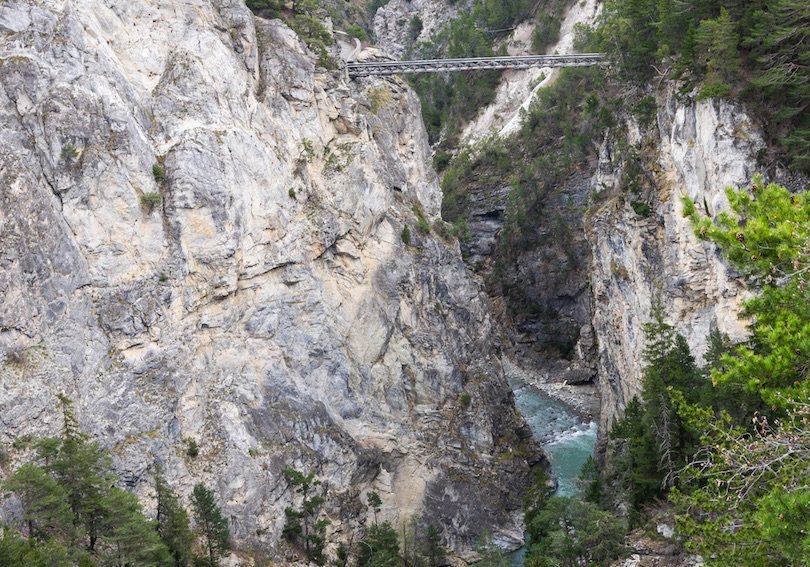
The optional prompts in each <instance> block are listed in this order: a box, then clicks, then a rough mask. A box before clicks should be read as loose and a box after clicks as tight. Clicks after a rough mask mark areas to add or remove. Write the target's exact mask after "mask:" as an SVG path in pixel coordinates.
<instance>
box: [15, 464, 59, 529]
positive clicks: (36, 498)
mask: <svg viewBox="0 0 810 567" xmlns="http://www.w3.org/2000/svg"><path fill="white" fill-rule="evenodd" d="M3 488H4V489H5V490H9V491H11V492H14V493H15V494H16V495H17V497H18V498H19V499H20V502H21V503H22V506H23V521H24V522H25V524H26V529H27V532H28V537H29V538H32V539H37V540H45V539H48V538H49V537H51V536H56V537H58V538H59V539H60V540H62V541H70V540H71V539H72V534H73V526H72V516H71V513H70V508H69V507H68V505H67V503H66V501H67V494H66V492H65V490H64V488H62V486H61V485H60V484H59V483H58V482H56V481H55V480H53V479H52V478H51V477H50V476H49V475H48V473H46V472H45V471H44V470H43V469H42V468H40V467H38V466H36V465H34V464H31V463H28V464H24V465H22V466H21V467H20V468H19V469H17V470H16V471H15V472H14V474H13V475H11V477H10V478H9V479H8V480H7V481H6V482H5V483H3Z"/></svg>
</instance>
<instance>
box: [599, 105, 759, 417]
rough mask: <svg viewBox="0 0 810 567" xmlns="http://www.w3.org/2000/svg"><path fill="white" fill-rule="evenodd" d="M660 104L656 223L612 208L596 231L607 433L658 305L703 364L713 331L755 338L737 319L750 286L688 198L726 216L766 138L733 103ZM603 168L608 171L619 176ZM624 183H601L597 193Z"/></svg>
mask: <svg viewBox="0 0 810 567" xmlns="http://www.w3.org/2000/svg"><path fill="white" fill-rule="evenodd" d="M658 103H659V112H658V130H659V132H660V139H659V140H657V141H656V145H657V147H658V164H659V166H660V169H661V170H660V173H659V174H658V175H657V178H656V183H657V195H656V196H655V206H654V213H653V214H652V215H650V216H649V217H646V218H645V217H640V216H638V215H637V214H636V213H635V212H633V210H632V209H631V207H630V206H629V204H628V203H624V204H623V206H621V207H619V208H617V207H615V203H614V202H611V203H609V204H608V205H607V206H604V207H603V208H601V209H600V210H599V211H597V212H596V213H595V214H594V215H593V217H592V219H591V222H590V225H591V226H590V229H589V238H590V240H591V245H592V250H593V254H592V260H591V261H592V265H591V277H592V279H591V285H592V289H593V295H594V329H595V331H596V334H597V337H598V342H599V363H600V389H601V394H602V426H603V427H605V426H607V425H608V424H610V423H612V422H613V421H614V420H615V419H616V417H617V416H619V415H621V413H622V411H623V408H624V405H625V404H626V403H627V402H628V401H629V400H630V399H631V398H632V397H633V396H635V395H638V394H639V392H640V390H641V372H642V369H643V360H642V356H641V353H642V350H643V347H644V333H643V325H644V323H646V322H648V321H649V320H650V309H651V307H652V305H653V303H654V302H656V301H657V302H660V303H661V305H662V307H663V310H664V314H665V320H666V321H667V322H668V323H670V324H672V325H674V326H675V327H676V328H677V330H678V331H679V332H680V333H682V334H683V335H684V336H685V338H686V339H687V342H688V343H689V346H690V348H691V350H692V353H693V354H694V355H695V356H696V357H697V358H698V360H701V359H702V357H703V354H704V353H705V351H706V348H707V340H708V338H709V333H710V331H711V330H713V329H718V330H720V331H721V332H723V333H726V334H728V335H729V336H731V338H732V339H734V340H740V339H742V338H744V337H745V335H746V326H745V321H744V320H741V319H739V316H738V314H739V311H740V302H741V301H742V300H743V299H744V298H745V297H747V296H748V292H747V291H746V290H745V286H744V283H743V282H742V281H741V279H740V277H739V276H738V275H737V274H735V273H734V272H733V271H731V270H730V269H729V268H728V267H727V265H726V264H725V263H724V262H723V261H722V259H721V258H720V256H719V253H718V252H717V250H716V248H715V246H714V245H711V244H706V243H702V242H700V241H699V240H698V239H697V238H696V237H695V235H694V233H693V230H692V227H691V226H690V223H689V221H688V219H685V218H684V217H683V214H682V205H681V197H682V196H683V195H689V196H690V197H692V198H693V199H695V201H696V202H697V204H698V206H699V207H701V208H704V207H705V208H706V210H707V212H708V214H710V215H711V216H715V215H717V214H718V213H719V212H720V211H722V210H724V209H725V208H727V207H728V202H727V200H726V197H725V189H726V187H728V186H740V185H743V184H745V183H747V182H749V181H750V179H751V177H752V176H753V174H754V173H755V169H754V168H755V164H756V156H757V152H758V151H759V150H760V149H761V148H763V147H764V142H763V137H762V133H761V131H760V129H759V128H758V127H757V126H756V125H755V124H754V123H753V122H752V121H751V119H750V118H749V117H748V116H747V114H746V113H745V111H744V110H743V109H742V108H741V107H740V106H738V105H735V104H731V103H728V102H725V101H719V100H707V101H701V102H697V103H691V104H683V103H679V102H676V100H675V98H674V94H669V96H668V97H661V98H660V100H659V101H658ZM631 130H632V129H631ZM630 141H631V142H638V141H639V140H638V139H636V140H630ZM605 157H606V154H604V153H603V159H604V158H605ZM602 165H604V166H605V167H602V166H601V165H600V169H601V170H604V171H608V170H610V169H611V168H610V166H609V165H607V164H602ZM618 173H619V172H614V174H615V175H618ZM618 181H619V180H618V177H612V178H611V176H609V175H608V176H604V175H602V176H600V175H597V176H596V178H595V181H594V184H595V190H600V191H603V190H605V189H606V188H609V187H610V186H612V185H613V184H616V183H618ZM603 430H606V429H603Z"/></svg>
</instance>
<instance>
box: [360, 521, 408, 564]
mask: <svg viewBox="0 0 810 567" xmlns="http://www.w3.org/2000/svg"><path fill="white" fill-rule="evenodd" d="M357 565H358V566H361V567H363V566H366V567H399V566H400V565H402V561H401V559H400V557H399V537H398V536H397V532H396V531H395V530H394V528H393V527H391V524H390V523H388V522H383V523H382V524H377V523H376V522H375V523H374V524H373V525H372V526H371V527H369V529H368V531H367V532H366V535H365V537H364V538H363V539H362V540H361V541H360V548H359V551H358V554H357Z"/></svg>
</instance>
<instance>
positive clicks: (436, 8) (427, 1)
mask: <svg viewBox="0 0 810 567" xmlns="http://www.w3.org/2000/svg"><path fill="white" fill-rule="evenodd" d="M470 4H471V2H470V1H469V0H467V1H459V2H448V1H447V0H391V1H390V2H387V3H386V4H385V5H384V6H382V7H381V8H380V9H379V10H377V13H376V14H375V15H374V38H375V40H376V43H377V46H378V47H379V48H380V49H382V50H383V51H384V52H385V53H386V54H388V55H390V56H392V57H395V58H397V59H400V58H402V56H403V55H404V54H405V52H406V51H407V49H408V48H409V47H410V46H412V45H413V44H414V43H416V42H418V41H424V40H428V39H430V38H431V37H433V36H434V35H435V34H436V33H438V32H439V31H440V30H441V29H442V27H443V26H444V25H445V24H446V23H447V22H448V21H450V20H451V19H453V18H454V17H455V16H456V14H457V13H458V11H459V10H466V9H469V5H470Z"/></svg>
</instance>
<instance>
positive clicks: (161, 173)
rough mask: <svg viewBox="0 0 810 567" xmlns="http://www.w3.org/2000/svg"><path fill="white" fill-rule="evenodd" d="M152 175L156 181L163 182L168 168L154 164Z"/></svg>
mask: <svg viewBox="0 0 810 567" xmlns="http://www.w3.org/2000/svg"><path fill="white" fill-rule="evenodd" d="M152 177H154V178H155V181H157V182H158V183H162V182H163V181H164V180H165V179H166V170H165V169H163V166H162V165H160V164H159V163H156V164H154V165H153V166H152Z"/></svg>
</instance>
